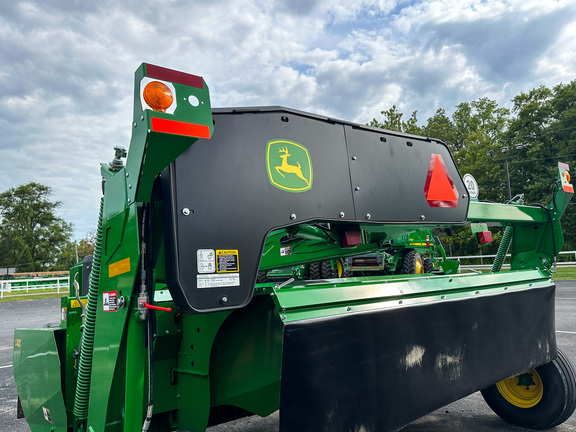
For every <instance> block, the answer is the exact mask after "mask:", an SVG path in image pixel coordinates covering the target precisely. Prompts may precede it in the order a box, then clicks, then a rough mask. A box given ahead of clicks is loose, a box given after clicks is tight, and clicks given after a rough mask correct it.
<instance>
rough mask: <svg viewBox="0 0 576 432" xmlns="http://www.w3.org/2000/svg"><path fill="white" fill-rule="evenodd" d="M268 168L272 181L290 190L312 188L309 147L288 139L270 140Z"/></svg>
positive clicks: (279, 187)
mask: <svg viewBox="0 0 576 432" xmlns="http://www.w3.org/2000/svg"><path fill="white" fill-rule="evenodd" d="M266 169H267V170H268V178H269V179H270V183H272V184H273V185H274V186H276V187H277V188H278V189H282V190H285V191H288V192H305V191H307V190H309V189H311V188H312V162H311V161H310V154H309V153H308V149H307V148H306V147H304V146H303V145H302V144H298V143H297V142H294V141H288V140H272V141H268V146H267V147H266Z"/></svg>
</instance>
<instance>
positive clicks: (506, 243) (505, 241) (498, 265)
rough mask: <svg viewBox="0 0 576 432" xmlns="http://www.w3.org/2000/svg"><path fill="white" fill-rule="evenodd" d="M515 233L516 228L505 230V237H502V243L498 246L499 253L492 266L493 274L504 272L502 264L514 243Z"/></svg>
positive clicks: (509, 227)
mask: <svg viewBox="0 0 576 432" xmlns="http://www.w3.org/2000/svg"><path fill="white" fill-rule="evenodd" d="M513 233H514V228H513V227H511V226H507V227H506V229H505V230H504V235H503V236H502V241H501V242H500V246H498V252H497V253H496V258H494V264H492V273H497V272H499V271H500V270H502V264H504V260H505V259H506V254H507V253H508V248H509V247H510V243H511V242H512V234H513Z"/></svg>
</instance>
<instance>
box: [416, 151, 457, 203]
mask: <svg viewBox="0 0 576 432" xmlns="http://www.w3.org/2000/svg"><path fill="white" fill-rule="evenodd" d="M424 195H425V196H426V200H427V201H428V205H429V206H430V207H457V206H458V190H457V189H456V186H455V185H454V182H453V181H452V177H450V174H449V173H448V168H446V164H445V163H444V159H442V156H441V155H439V154H436V153H432V155H431V156H430V164H429V165H428V175H427V176H426V185H425V186H424Z"/></svg>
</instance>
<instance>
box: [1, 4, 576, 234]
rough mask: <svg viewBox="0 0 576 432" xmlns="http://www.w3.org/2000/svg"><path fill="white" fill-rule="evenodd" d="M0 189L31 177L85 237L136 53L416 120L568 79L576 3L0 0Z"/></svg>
mask: <svg viewBox="0 0 576 432" xmlns="http://www.w3.org/2000/svg"><path fill="white" fill-rule="evenodd" d="M0 10H1V12H0V128H1V133H0V163H1V167H0V191H5V190H6V189H8V188H10V187H14V186H17V185H20V184H24V183H28V182H30V181H36V182H40V183H44V184H46V185H49V186H51V187H52V188H53V189H54V198H55V199H57V200H59V201H62V207H61V209H60V210H61V212H60V213H61V216H62V217H64V218H65V219H66V220H68V221H70V222H72V223H74V225H75V228H76V233H75V237H76V238H77V239H80V238H82V237H84V236H85V235H86V233H87V232H88V230H90V229H91V228H93V227H95V225H96V219H97V213H98V203H99V197H100V172H99V163H100V162H108V161H110V160H111V159H112V157H113V150H112V149H113V147H114V146H116V145H122V146H125V147H128V143H129V139H130V131H131V128H130V122H131V117H132V97H133V95H132V89H133V87H132V86H133V83H132V80H133V75H134V71H135V70H136V68H137V67H138V66H139V65H140V63H142V62H147V63H153V64H157V65H160V66H164V67H169V68H172V69H177V70H181V71H185V72H189V73H193V74H197V75H202V76H203V77H204V79H205V80H206V82H207V83H208V85H209V87H210V91H211V97H212V105H213V106H216V107H224V106H253V105H285V106H288V107H291V108H296V109H300V110H305V111H311V112H314V113H318V114H323V115H328V116H332V117H336V118H341V119H344V120H350V121H357V122H360V123H367V122H369V121H370V120H371V119H372V118H373V117H376V118H380V117H379V112H380V111H381V110H383V109H388V108H390V107H391V106H392V105H393V104H395V105H396V106H397V107H398V108H399V110H400V111H402V112H404V113H406V114H407V115H408V114H409V113H411V112H412V111H413V110H418V112H419V114H418V115H419V118H420V121H421V122H424V121H425V120H426V119H427V118H428V117H429V116H431V115H432V114H433V113H434V111H436V109H437V108H439V107H442V108H445V109H446V110H447V111H448V112H449V113H451V112H452V110H453V107H454V106H455V105H457V104H458V103H460V102H465V101H472V100H475V99H478V98H480V97H484V96H487V97H490V98H492V99H495V100H496V101H497V102H498V103H499V104H500V105H503V106H509V102H510V99H511V98H512V97H513V96H515V95H517V94H518V93H520V92H525V91H529V90H530V89H532V88H534V87H538V86H540V85H542V84H544V85H546V86H554V85H556V84H559V83H561V82H565V83H567V82H570V81H572V80H574V79H576V0H557V1H554V0H499V1H497V0H483V1H477V0H424V1H412V0H399V1H394V0H290V1H288V0H286V1H280V0H210V1H203V0H195V1H185V0H180V1H176V0H166V1H161V0H157V1H154V2H152V1H145V0H139V1H133V0H128V1H121V2H120V1H117V0H99V1H86V0H59V1H57V0H35V1H20V0H0Z"/></svg>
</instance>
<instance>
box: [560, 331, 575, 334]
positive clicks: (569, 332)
mask: <svg viewBox="0 0 576 432" xmlns="http://www.w3.org/2000/svg"><path fill="white" fill-rule="evenodd" d="M556 333H566V334H576V332H571V331H563V330H556Z"/></svg>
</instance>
